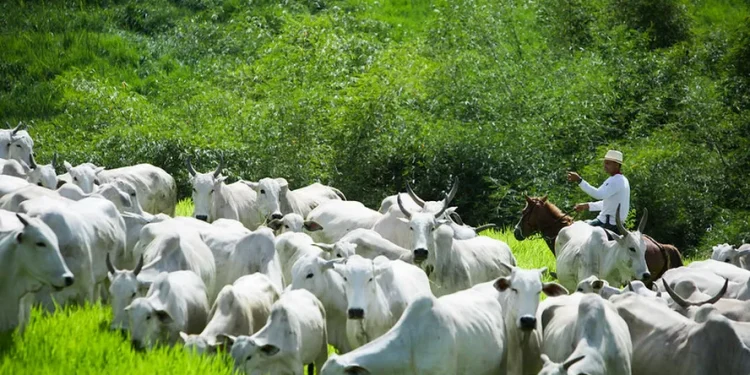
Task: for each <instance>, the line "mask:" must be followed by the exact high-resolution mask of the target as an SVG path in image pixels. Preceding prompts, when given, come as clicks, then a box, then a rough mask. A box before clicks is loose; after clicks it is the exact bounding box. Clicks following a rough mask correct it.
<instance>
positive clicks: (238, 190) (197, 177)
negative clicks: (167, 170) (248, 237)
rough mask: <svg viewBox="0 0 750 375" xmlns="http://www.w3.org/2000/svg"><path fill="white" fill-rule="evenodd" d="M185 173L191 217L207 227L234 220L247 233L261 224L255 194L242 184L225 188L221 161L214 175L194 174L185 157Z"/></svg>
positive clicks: (261, 216)
mask: <svg viewBox="0 0 750 375" xmlns="http://www.w3.org/2000/svg"><path fill="white" fill-rule="evenodd" d="M186 163H187V168H188V172H190V176H191V177H190V183H191V184H192V185H193V203H194V204H195V208H194V209H193V217H195V218H196V219H198V220H203V221H207V222H209V223H211V222H213V221H214V220H218V219H221V218H226V219H234V220H237V221H239V222H241V223H242V224H243V225H244V226H245V227H247V228H248V229H250V230H255V229H257V228H258V226H259V225H261V224H263V222H264V221H265V217H264V216H263V215H262V214H261V213H260V211H259V210H258V208H257V204H256V200H257V194H256V193H255V191H254V190H253V189H251V188H249V187H248V186H247V185H245V184H244V183H243V182H242V181H237V182H235V183H232V184H229V185H227V184H225V183H224V180H225V179H226V176H222V175H221V170H222V168H223V166H224V158H223V157H222V159H221V161H220V162H219V166H218V167H216V170H215V171H214V172H209V173H198V172H196V171H195V169H194V168H193V165H192V164H191V162H190V158H189V157H188V159H187V161H186Z"/></svg>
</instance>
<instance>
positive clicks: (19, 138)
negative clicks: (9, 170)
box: [8, 123, 34, 165]
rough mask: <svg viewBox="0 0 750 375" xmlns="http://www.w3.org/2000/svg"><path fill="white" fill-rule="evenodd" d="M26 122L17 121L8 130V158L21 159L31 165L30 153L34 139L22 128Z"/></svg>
mask: <svg viewBox="0 0 750 375" xmlns="http://www.w3.org/2000/svg"><path fill="white" fill-rule="evenodd" d="M25 128H26V124H23V123H18V126H16V127H15V128H14V129H13V130H11V132H10V142H8V159H15V160H18V161H23V162H24V163H26V164H27V165H31V153H32V152H33V151H34V140H33V139H31V136H29V133H28V132H27V131H26V130H24V129H25Z"/></svg>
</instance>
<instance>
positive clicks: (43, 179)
mask: <svg viewBox="0 0 750 375" xmlns="http://www.w3.org/2000/svg"><path fill="white" fill-rule="evenodd" d="M56 159H57V153H55V155H54V156H53V157H52V162H51V163H49V164H47V165H38V164H37V163H36V160H34V154H31V155H30V161H29V173H28V175H27V176H26V180H27V181H29V183H30V184H34V185H37V186H41V187H45V188H47V189H50V190H55V189H57V173H56V172H55V161H56Z"/></svg>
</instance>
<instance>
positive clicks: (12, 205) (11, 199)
mask: <svg viewBox="0 0 750 375" xmlns="http://www.w3.org/2000/svg"><path fill="white" fill-rule="evenodd" d="M39 197H48V198H53V199H59V200H63V201H67V200H74V201H79V200H81V199H84V198H89V197H91V198H103V199H106V200H109V201H110V202H112V203H113V204H114V205H115V207H116V208H117V209H118V211H127V210H130V207H131V201H130V197H129V196H128V195H127V194H126V193H125V192H123V191H121V190H120V189H118V188H117V187H116V186H113V185H111V184H104V185H101V186H100V187H99V189H98V190H97V191H96V192H94V193H89V194H86V193H84V192H83V191H82V190H81V188H79V187H78V186H75V185H72V184H65V185H62V186H60V188H59V189H57V190H50V189H47V188H43V187H41V186H37V185H32V184H27V185H26V186H23V187H20V188H18V189H16V190H13V191H11V192H9V193H7V194H5V195H3V197H2V198H0V208H2V209H4V210H8V211H18V209H19V206H20V205H21V203H23V202H25V201H27V200H31V199H34V198H39Z"/></svg>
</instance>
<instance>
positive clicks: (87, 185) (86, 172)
mask: <svg viewBox="0 0 750 375" xmlns="http://www.w3.org/2000/svg"><path fill="white" fill-rule="evenodd" d="M63 165H65V169H66V170H67V171H68V173H69V174H70V179H71V180H73V184H75V185H77V186H78V187H79V188H81V190H83V192H84V193H86V194H90V193H92V192H93V191H94V185H98V184H99V178H98V177H97V175H98V174H99V173H101V172H102V171H104V167H97V166H96V165H94V164H91V163H83V164H79V165H77V166H75V167H74V166H72V165H71V164H70V163H68V161H67V160H66V161H64V162H63Z"/></svg>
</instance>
